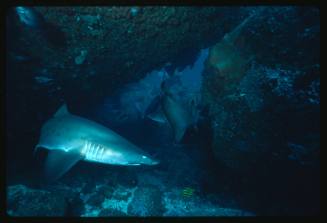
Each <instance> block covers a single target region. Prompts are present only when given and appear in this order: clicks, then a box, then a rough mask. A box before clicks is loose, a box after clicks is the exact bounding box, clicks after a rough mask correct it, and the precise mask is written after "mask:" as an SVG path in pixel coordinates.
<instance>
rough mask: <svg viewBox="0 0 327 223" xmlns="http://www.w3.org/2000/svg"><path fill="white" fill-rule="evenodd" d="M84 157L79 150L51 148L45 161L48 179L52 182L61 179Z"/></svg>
mask: <svg viewBox="0 0 327 223" xmlns="http://www.w3.org/2000/svg"><path fill="white" fill-rule="evenodd" d="M82 158H83V156H82V155H81V154H80V153H79V152H77V151H72V152H65V151H62V150H50V151H49V154H48V156H47V159H46V162H45V177H46V180H47V181H48V182H49V183H50V182H53V181H55V180H57V179H59V178H60V177H61V176H63V175H64V174H65V173H66V172H67V171H68V170H70V169H71V168H72V167H73V166H74V165H75V164H76V163H77V162H78V161H79V160H81V159H82Z"/></svg>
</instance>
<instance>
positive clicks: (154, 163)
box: [150, 159, 160, 165]
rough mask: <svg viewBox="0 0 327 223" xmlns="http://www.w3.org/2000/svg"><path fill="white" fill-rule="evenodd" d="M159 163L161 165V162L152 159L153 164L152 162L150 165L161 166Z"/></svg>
mask: <svg viewBox="0 0 327 223" xmlns="http://www.w3.org/2000/svg"><path fill="white" fill-rule="evenodd" d="M159 163H160V161H159V160H154V159H152V162H151V164H150V165H157V164H159Z"/></svg>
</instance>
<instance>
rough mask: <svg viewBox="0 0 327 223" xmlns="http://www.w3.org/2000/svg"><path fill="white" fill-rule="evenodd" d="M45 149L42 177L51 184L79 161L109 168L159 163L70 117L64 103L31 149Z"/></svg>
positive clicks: (99, 128)
mask: <svg viewBox="0 0 327 223" xmlns="http://www.w3.org/2000/svg"><path fill="white" fill-rule="evenodd" d="M38 148H45V149H48V150H49V153H48V156H47V158H46V162H45V175H46V177H47V179H48V180H49V181H54V180H56V179H58V178H60V177H61V176H62V175H63V174H65V173H66V172H67V171H68V170H69V169H70V168H71V167H72V166H73V165H74V164H76V163H77V162H78V161H80V160H84V161H90V162H96V163H103V164H112V165H141V164H144V165H156V164H158V163H159V161H157V160H155V159H153V158H151V157H150V155H149V154H147V153H146V152H145V151H143V150H141V149H140V148H139V147H137V146H136V145H134V144H132V143H131V142H129V141H128V140H126V139H125V138H123V137H122V136H120V135H118V134H117V133H115V132H114V131H112V130H110V129H108V128H106V127H104V126H102V125H100V124H98V123H96V122H93V121H90V120H87V119H85V118H82V117H79V116H76V115H72V114H70V113H69V112H68V110H67V106H66V105H65V104H64V105H63V106H62V107H61V108H60V109H59V110H58V111H57V112H56V113H55V115H54V116H53V117H52V118H51V119H49V120H48V121H47V122H46V123H45V124H44V125H43V127H42V130H41V136H40V140H39V143H38V144H37V145H36V147H35V151H36V150H37V149H38Z"/></svg>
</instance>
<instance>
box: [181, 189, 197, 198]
mask: <svg viewBox="0 0 327 223" xmlns="http://www.w3.org/2000/svg"><path fill="white" fill-rule="evenodd" d="M194 191H195V189H194V188H191V187H185V188H184V189H183V190H182V196H183V197H184V198H190V197H191V196H192V195H193V194H194Z"/></svg>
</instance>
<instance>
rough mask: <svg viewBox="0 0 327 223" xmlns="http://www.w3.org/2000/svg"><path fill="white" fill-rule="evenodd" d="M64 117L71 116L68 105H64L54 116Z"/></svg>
mask: <svg viewBox="0 0 327 223" xmlns="http://www.w3.org/2000/svg"><path fill="white" fill-rule="evenodd" d="M64 115H69V111H68V109H67V105H66V104H63V105H62V106H61V107H60V108H59V109H58V111H57V112H56V113H55V114H54V117H59V116H64Z"/></svg>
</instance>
